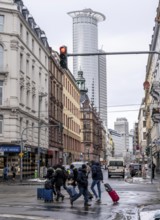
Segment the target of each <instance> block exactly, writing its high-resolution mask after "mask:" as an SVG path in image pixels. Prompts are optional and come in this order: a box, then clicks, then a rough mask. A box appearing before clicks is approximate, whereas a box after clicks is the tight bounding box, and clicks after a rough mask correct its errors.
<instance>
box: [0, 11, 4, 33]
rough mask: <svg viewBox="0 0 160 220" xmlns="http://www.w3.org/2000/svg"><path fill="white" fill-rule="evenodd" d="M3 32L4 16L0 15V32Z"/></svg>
mask: <svg viewBox="0 0 160 220" xmlns="http://www.w3.org/2000/svg"><path fill="white" fill-rule="evenodd" d="M3 31H4V16H3V15H0V32H3Z"/></svg>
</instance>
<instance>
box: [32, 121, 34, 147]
mask: <svg viewBox="0 0 160 220" xmlns="http://www.w3.org/2000/svg"><path fill="white" fill-rule="evenodd" d="M32 142H33V143H32V144H34V123H32Z"/></svg>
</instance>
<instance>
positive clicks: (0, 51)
mask: <svg viewBox="0 0 160 220" xmlns="http://www.w3.org/2000/svg"><path fill="white" fill-rule="evenodd" d="M3 54H4V50H3V47H2V45H0V71H3Z"/></svg>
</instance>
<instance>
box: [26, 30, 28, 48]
mask: <svg viewBox="0 0 160 220" xmlns="http://www.w3.org/2000/svg"><path fill="white" fill-rule="evenodd" d="M26 44H27V46H29V33H28V31H27V32H26Z"/></svg>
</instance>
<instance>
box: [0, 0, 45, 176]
mask: <svg viewBox="0 0 160 220" xmlns="http://www.w3.org/2000/svg"><path fill="white" fill-rule="evenodd" d="M48 57H49V47H48V42H47V38H46V35H45V32H44V31H42V30H41V29H40V27H39V26H38V25H37V23H36V22H35V20H34V18H33V17H32V16H31V15H30V13H29V10H28V9H27V8H26V7H25V6H24V4H23V2H22V1H21V0H15V1H13V0H2V1H1V8H0V91H1V92H0V109H1V112H0V152H1V157H0V168H3V166H4V164H5V163H7V164H8V165H9V166H11V165H12V163H15V165H16V166H19V161H20V155H19V153H20V151H21V150H23V151H25V152H27V154H25V155H26V157H23V165H24V167H23V174H24V175H25V174H33V173H34V171H35V169H37V165H38V163H41V164H45V163H46V155H47V149H48V127H47V125H48V79H49V74H48ZM40 122H41V123H40ZM40 125H43V127H41V129H39V127H40ZM45 125H46V127H45ZM20 140H21V143H20ZM22 142H23V145H24V147H23V149H21V147H22ZM38 152H39V155H38ZM38 156H39V157H38Z"/></svg>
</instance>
